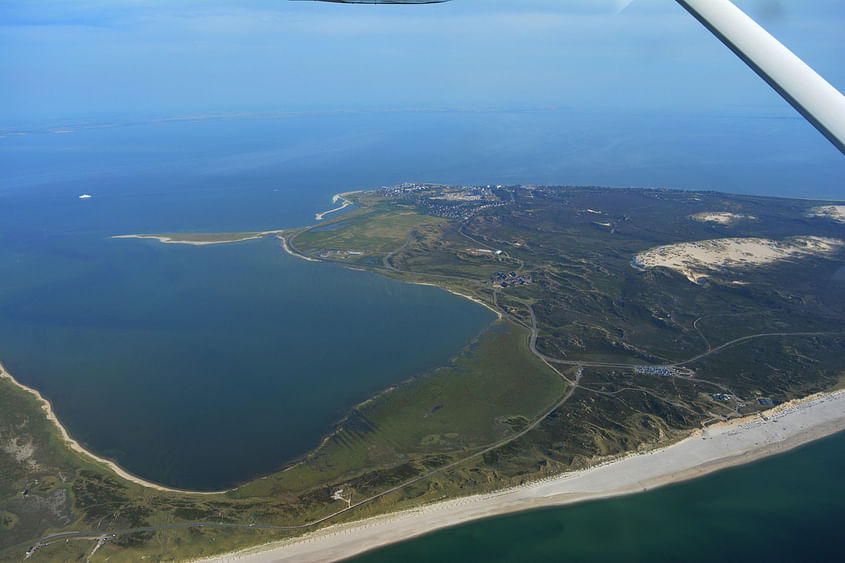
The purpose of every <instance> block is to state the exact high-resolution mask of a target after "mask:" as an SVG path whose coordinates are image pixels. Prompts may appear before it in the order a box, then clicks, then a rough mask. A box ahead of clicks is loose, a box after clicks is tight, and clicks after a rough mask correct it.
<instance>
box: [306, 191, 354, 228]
mask: <svg viewBox="0 0 845 563" xmlns="http://www.w3.org/2000/svg"><path fill="white" fill-rule="evenodd" d="M359 192H360V190H358V191H354V192H344V193H342V194H335V195H334V196H332V203H337V202H338V201H340V202H342V203H341V205H340V206H339V207H335V208H334V209H329V210H328V211H321V212H320V213H316V214H315V215H314V219H316V220H317V221H322V220H323V219H325V218H326V215H328V214H330V213H337V212H338V211H342V210H344V209H346V208H347V207H349V206H350V205H352V202H351V201H350V200H348V199H346V196H348V195H352V194H357V193H359Z"/></svg>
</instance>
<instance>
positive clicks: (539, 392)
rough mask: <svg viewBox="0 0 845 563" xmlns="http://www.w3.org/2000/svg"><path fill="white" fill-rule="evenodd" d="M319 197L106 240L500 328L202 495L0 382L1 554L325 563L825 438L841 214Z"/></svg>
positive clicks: (541, 193) (840, 411) (471, 196)
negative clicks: (290, 273)
mask: <svg viewBox="0 0 845 563" xmlns="http://www.w3.org/2000/svg"><path fill="white" fill-rule="evenodd" d="M338 202H341V205H340V206H338V207H336V208H334V209H331V210H329V211H327V212H324V213H318V214H317V217H316V220H318V221H319V222H318V224H316V225H314V226H310V227H307V228H301V229H285V230H282V229H279V230H271V231H264V232H253V233H223V234H221V233H199V234H197V233H193V234H135V235H119V236H117V237H115V238H141V239H154V240H155V241H158V242H162V243H170V244H191V245H208V244H227V243H232V242H238V241H247V240H251V239H256V238H262V237H278V238H279V239H280V247H281V248H280V251H286V252H289V253H290V254H292V255H294V256H297V257H299V258H302V259H305V260H309V261H314V262H331V263H335V264H342V265H346V266H348V267H351V268H357V269H365V270H370V271H373V272H377V273H379V274H381V275H384V276H388V277H391V278H395V279H398V280H401V281H405V282H408V283H417V284H428V285H435V286H438V287H441V288H443V289H445V290H447V291H451V292H453V293H456V294H459V295H462V296H464V297H466V298H469V299H472V300H474V301H476V302H478V303H480V304H482V305H484V306H486V307H488V308H490V309H492V310H493V311H495V312H496V313H497V314H498V315H499V320H498V321H496V322H495V323H494V324H493V325H492V326H491V327H490V328H489V329H488V330H487V331H486V332H485V333H484V334H483V335H482V336H481V337H480V338H479V339H478V340H477V341H476V342H474V343H473V345H471V346H469V347H468V348H467V349H465V350H464V351H463V352H462V353H461V354H459V355H458V356H457V357H455V358H453V359H452V361H451V362H450V363H449V364H448V365H444V366H441V367H440V368H439V369H436V370H434V371H432V372H429V373H425V374H421V375H419V376H418V377H416V378H414V379H413V380H411V381H408V382H406V383H404V384H402V385H397V386H395V387H392V388H390V389H386V390H384V391H383V392H382V393H380V394H378V395H377V396H375V397H373V398H371V399H369V400H368V401H365V402H364V403H362V404H360V405H358V406H356V407H355V408H353V409H351V410H350V411H349V412H348V413H347V414H346V416H345V418H344V419H343V420H342V421H340V422H339V423H338V425H337V429H336V431H335V432H333V433H332V434H331V435H329V436H326V437H325V438H324V439H323V441H322V442H321V443H320V444H315V445H314V446H315V447H314V450H313V451H312V452H311V453H309V454H308V455H306V456H304V457H303V458H302V459H300V460H297V461H296V462H295V463H294V464H292V465H291V466H290V467H288V468H286V469H285V470H284V471H280V472H278V473H274V474H272V475H268V476H266V477H263V478H261V479H257V480H255V481H253V482H250V483H246V484H244V485H243V486H240V487H238V488H236V489H233V490H231V491H225V492H220V493H211V494H199V493H192V492H187V491H173V490H169V489H164V488H161V487H159V488H154V487H152V486H150V485H151V484H147V483H144V482H142V481H140V480H138V479H134V478H133V477H132V476H131V475H128V474H122V475H121V471H120V469H119V468H116V467H110V466H109V465H108V464H106V463H104V462H103V460H98V459H96V458H95V457H93V456H91V455H89V454H88V453H86V452H84V450H82V448H81V447H74V448H72V447H71V446H70V445H69V443H68V440H69V439H70V438H69V437H68V436H66V434H65V435H63V434H62V432H63V429H61V428H60V426H58V421H57V420H56V419H55V417H53V416H50V417H48V416H47V415H46V414H45V409H46V410H47V412H48V413H49V404H47V403H46V402H45V401H43V400H42V399H41V398H40V396H36V395H37V394H35V393H34V392H32V391H31V390H28V389H26V388H23V387H21V386H19V385H18V384H17V383H16V382H15V381H14V379H12V377H11V376H12V375H13V374H8V373H7V372H5V370H3V376H4V379H0V387H2V389H3V393H2V395H0V401H2V402H0V449H2V451H3V452H5V456H4V457H0V461H2V465H0V471H2V472H3V473H4V474H6V475H10V476H12V477H11V478H10V479H7V480H5V481H4V482H3V483H4V484H3V490H2V495H0V544H1V545H2V548H0V555H2V556H4V557H5V556H9V557H17V558H19V557H20V556H21V555H22V554H24V553H29V554H30V555H32V556H33V557H36V558H38V557H40V558H43V559H63V558H64V559H75V558H77V557H78V556H80V554H81V556H83V557H86V556H87V557H91V556H92V555H93V556H94V557H93V558H91V560H92V561H93V560H105V559H106V558H109V557H111V558H113V560H117V559H119V560H138V559H140V558H142V557H146V558H148V559H151V560H155V559H159V558H162V557H164V556H165V555H166V556H167V557H169V558H175V559H192V558H201V557H210V556H214V555H219V554H223V553H228V552H235V551H238V550H241V549H246V548H252V547H255V546H260V545H262V544H270V542H281V543H276V544H271V545H268V546H266V547H263V548H260V549H272V550H275V551H273V557H291V558H294V559H298V558H306V557H308V558H313V559H327V558H337V557H342V556H348V555H352V554H354V553H359V552H361V551H363V550H365V549H369V548H372V547H374V545H376V544H378V543H384V542H389V541H394V540H399V539H403V538H405V537H410V536H412V535H414V534H418V533H421V532H424V531H428V530H431V529H435V528H437V527H438V526H442V525H447V524H454V523H457V522H461V521H465V520H467V519H471V518H478V517H482V516H485V515H490V514H496V513H501V512H506V511H510V510H521V509H526V508H531V507H534V506H542V505H550V504H562V503H566V502H573V501H575V500H583V499H586V498H595V497H600V496H609V495H614V494H625V493H630V492H635V491H637V490H642V488H643V487H652V486H657V485H660V484H664V483H668V482H674V481H678V480H682V479H688V478H690V477H693V476H696V475H701V474H704V473H706V472H709V471H713V470H716V469H719V468H721V467H726V466H729V465H733V464H737V463H744V462H747V461H750V460H752V459H756V458H759V457H761V456H764V455H769V454H772V453H776V452H779V451H784V450H785V449H788V448H791V447H795V446H796V445H799V444H801V443H804V442H806V441H808V440H812V439H815V438H818V437H821V436H824V435H827V434H830V433H833V432H836V431H839V430H842V429H845V392H843V391H842V390H843V389H845V275H843V272H845V222H843V217H845V206H842V205H841V204H840V203H839V202H832V201H805V200H791V199H780V198H766V197H756V196H741V195H729V194H723V193H716V192H703V191H701V192H690V191H677V190H652V189H624V190H619V189H610V188H602V187H547V186H524V185H514V186H502V185H497V186H447V185H439V184H431V183H416V182H408V183H403V184H399V185H396V186H391V187H388V188H382V189H378V190H373V191H361V192H347V193H344V194H338V196H336V197H335V198H334V203H338ZM120 243H121V241H115V244H120ZM315 267H316V265H315ZM386 353H393V354H399V353H401V351H386ZM775 421H777V424H775ZM77 446H78V445H77ZM609 482H612V483H614V484H613V485H612V486H609V485H607V483H609ZM456 499H460V500H456ZM365 519H366V522H365V523H363V524H362V523H361V521H362V520H365ZM304 534H308V536H307V537H308V539H309V541H308V542H302V541H301V538H302V537H303V535H304ZM39 538H40V539H39ZM65 540H74V541H65ZM83 540H84V541H83ZM248 556H250V554H249V553H247V552H244V553H241V555H239V556H238V557H248ZM259 560H260V556H259Z"/></svg>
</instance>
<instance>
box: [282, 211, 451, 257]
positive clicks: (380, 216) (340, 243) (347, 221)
mask: <svg viewBox="0 0 845 563" xmlns="http://www.w3.org/2000/svg"><path fill="white" fill-rule="evenodd" d="M341 220H342V221H343V222H344V225H345V226H343V227H342V228H338V229H336V230H315V229H309V230H305V231H304V232H302V233H300V234H298V235H296V237H295V238H294V239H293V240H291V241H290V242H291V244H295V245H296V248H297V249H299V250H300V251H302V252H305V253H306V254H309V255H318V254H319V253H320V252H325V251H328V250H333V251H344V252H362V253H365V254H366V255H369V256H372V255H377V256H386V255H387V254H389V253H391V252H393V251H395V250H397V249H398V248H400V247H401V246H402V245H404V244H405V242H406V240H407V239H408V236H409V234H410V233H411V232H412V231H413V230H414V229H417V228H420V227H423V226H427V225H433V224H437V223H441V222H443V221H445V219H441V218H439V217H432V216H430V215H423V214H421V213H419V212H418V211H417V210H415V209H414V208H411V207H408V208H398V209H397V208H390V209H385V208H384V207H383V206H382V207H377V208H375V209H367V208H365V209H360V210H356V211H353V212H351V213H348V214H345V215H343V216H342V217H340V218H338V219H335V222H339V221H341ZM331 224H333V223H331V222H327V223H324V224H321V225H320V227H326V226H327V225H331Z"/></svg>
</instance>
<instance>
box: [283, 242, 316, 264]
mask: <svg viewBox="0 0 845 563" xmlns="http://www.w3.org/2000/svg"><path fill="white" fill-rule="evenodd" d="M276 236H278V237H279V240H280V241H282V249H283V250H284V251H285V252H287V253H288V254H290V255H291V256H294V257H296V258H300V259H302V260H305V261H306V262H319V260H317V259H316V258H311V257H310V256H305V255H304V254H300V253H299V252H294V251H293V250H291V248H290V247H289V246H288V241H287V239H286V238H285V237H283V236H282V235H276Z"/></svg>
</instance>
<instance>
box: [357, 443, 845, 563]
mask: <svg viewBox="0 0 845 563" xmlns="http://www.w3.org/2000/svg"><path fill="white" fill-rule="evenodd" d="M843 473H845V433H841V434H838V435H836V436H832V437H830V438H827V439H824V440H821V441H819V442H816V443H812V444H809V445H807V446H804V447H802V448H800V449H798V450H794V451H792V452H788V453H786V454H783V455H780V456H776V457H772V458H767V459H763V460H761V461H758V462H756V463H753V464H751V465H746V466H742V467H738V468H733V469H728V470H725V471H722V472H719V473H716V474H713V475H710V476H708V477H704V478H701V479H697V480H695V481H690V482H687V483H681V484H677V485H672V486H668V487H665V488H661V489H656V490H654V491H651V492H648V493H643V494H637V495H634V496H629V497H624V498H618V499H611V500H605V501H596V502H590V503H585V504H580V505H574V506H570V507H563V508H554V509H544V510H535V511H531V512H525V513H521V514H515V515H511V516H504V517H499V518H493V519H489V520H482V521H479V522H476V523H471V524H467V525H463V526H459V527H456V528H451V529H446V530H444V531H440V532H435V533H433V534H431V535H428V536H424V537H422V538H418V539H415V540H411V541H408V542H406V543H403V544H397V545H395V546H390V547H387V548H384V549H381V550H378V551H374V552H372V553H369V554H365V555H363V556H361V557H358V558H356V559H354V560H355V561H357V562H360V563H380V562H382V561H384V562H387V561H403V562H404V563H413V562H415V561H420V562H422V561H485V562H493V561H496V562H511V561H512V562H522V561H667V562H668V561H702V562H706V561H841V560H842V556H843V555H842V552H843V547H842V539H841V538H842V527H843V524H845V502H843V499H845V480H843V479H842V475H843Z"/></svg>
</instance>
